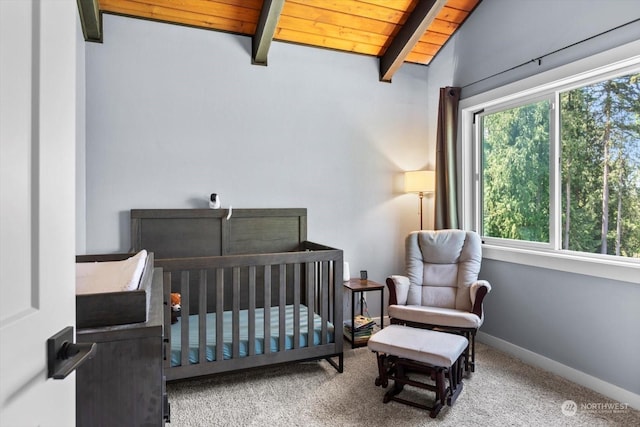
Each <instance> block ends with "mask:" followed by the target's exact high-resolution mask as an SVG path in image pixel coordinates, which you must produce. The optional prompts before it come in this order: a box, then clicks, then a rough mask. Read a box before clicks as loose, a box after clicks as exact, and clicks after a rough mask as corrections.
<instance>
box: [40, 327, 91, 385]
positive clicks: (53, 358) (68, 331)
mask: <svg viewBox="0 0 640 427" xmlns="http://www.w3.org/2000/svg"><path fill="white" fill-rule="evenodd" d="M97 347H98V346H97V344H96V343H80V344H79V343H74V342H73V326H67V327H66V328H64V329H63V330H61V331H60V332H58V333H57V334H55V335H54V336H52V337H51V338H49V339H48V340H47V368H48V373H47V378H53V379H54V380H62V379H64V378H66V377H67V375H69V374H70V373H71V372H73V371H74V370H76V369H77V368H78V367H79V366H80V365H82V364H83V363H84V362H85V361H87V360H89V359H91V358H92V357H93V356H94V355H95V353H96V349H97Z"/></svg>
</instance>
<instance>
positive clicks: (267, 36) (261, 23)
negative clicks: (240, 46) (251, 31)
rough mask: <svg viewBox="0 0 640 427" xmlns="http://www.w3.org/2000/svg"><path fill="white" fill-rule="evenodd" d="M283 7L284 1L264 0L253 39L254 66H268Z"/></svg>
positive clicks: (252, 60)
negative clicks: (272, 41)
mask: <svg viewBox="0 0 640 427" xmlns="http://www.w3.org/2000/svg"><path fill="white" fill-rule="evenodd" d="M283 6H284V0H264V3H262V10H261V11H260V19H259V20H258V26H257V28H256V33H255V35H254V36H253V39H252V45H253V46H252V55H251V63H252V64H256V65H267V55H268V53H269V46H271V40H273V35H274V33H275V31H276V25H278V20H279V19H280V13H281V12H282V7H283Z"/></svg>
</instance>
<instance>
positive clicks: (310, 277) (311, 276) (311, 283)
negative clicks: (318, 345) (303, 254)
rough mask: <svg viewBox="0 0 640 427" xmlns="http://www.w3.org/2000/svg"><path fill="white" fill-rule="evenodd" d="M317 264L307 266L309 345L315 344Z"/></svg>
mask: <svg viewBox="0 0 640 427" xmlns="http://www.w3.org/2000/svg"><path fill="white" fill-rule="evenodd" d="M314 267H315V264H314V263H311V262H310V263H309V264H308V266H307V283H308V285H307V293H308V295H307V302H308V305H307V347H311V346H313V326H314V325H313V323H314V317H313V314H314V307H315V306H316V300H315V296H316V293H315V288H316V274H315V268H314Z"/></svg>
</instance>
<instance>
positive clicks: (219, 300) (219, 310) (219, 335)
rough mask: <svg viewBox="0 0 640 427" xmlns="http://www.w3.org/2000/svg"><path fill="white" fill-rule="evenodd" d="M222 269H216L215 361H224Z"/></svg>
mask: <svg viewBox="0 0 640 427" xmlns="http://www.w3.org/2000/svg"><path fill="white" fill-rule="evenodd" d="M223 315H224V269H223V268H217V269H216V361H221V360H223V359H224V331H223V329H222V328H223V326H224V325H223Z"/></svg>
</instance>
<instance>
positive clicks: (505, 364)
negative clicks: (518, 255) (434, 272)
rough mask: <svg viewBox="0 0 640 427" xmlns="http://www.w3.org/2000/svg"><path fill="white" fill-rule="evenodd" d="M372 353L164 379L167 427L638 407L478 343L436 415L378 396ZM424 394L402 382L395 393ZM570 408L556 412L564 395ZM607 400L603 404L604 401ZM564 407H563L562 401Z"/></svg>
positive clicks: (581, 422)
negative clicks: (454, 396) (450, 400)
mask: <svg viewBox="0 0 640 427" xmlns="http://www.w3.org/2000/svg"><path fill="white" fill-rule="evenodd" d="M376 374H377V368H376V361H375V356H374V354H373V353H371V352H370V351H369V350H368V349H366V348H360V349H356V350H351V349H350V348H349V349H348V350H346V351H345V370H344V373H342V374H339V373H337V372H336V371H335V370H334V369H333V367H331V366H330V365H329V364H328V363H327V362H326V361H319V362H306V363H295V364H290V365H286V366H278V367H272V368H263V369H259V370H252V371H246V372H240V373H234V374H223V375H219V376H216V377H211V378H207V379H196V380H187V381H181V382H175V383H170V384H168V385H167V389H168V393H169V400H170V402H171V424H170V425H171V426H174V427H178V426H426V425H436V424H437V425H442V426H448V425H452V426H507V425H508V426H545V427H547V426H640V411H637V410H634V409H632V408H630V407H625V406H626V405H625V404H624V402H623V403H622V404H621V403H619V402H613V401H611V400H610V399H607V398H605V397H603V396H601V395H599V394H597V393H595V392H593V391H591V390H589V389H586V388H584V387H581V386H578V385H576V384H573V383H571V382H569V381H567V380H564V379H562V378H560V377H557V376H555V375H553V374H550V373H548V372H545V371H542V370H540V369H537V368H534V367H531V366H528V365H525V364H523V363H522V362H520V361H519V360H517V359H514V358H512V357H510V356H508V355H506V354H504V353H502V352H500V351H497V350H495V349H493V348H491V347H487V346H486V345H482V344H479V345H478V346H477V368H476V372H475V373H473V374H472V375H471V377H470V378H465V380H464V389H463V391H462V393H461V394H460V397H459V398H458V401H457V402H456V403H455V405H454V406H453V407H445V408H443V409H442V411H441V412H440V414H439V415H438V417H437V418H436V419H431V418H429V414H428V413H427V412H426V411H424V410H420V409H417V408H413V407H411V406H407V405H403V404H401V403H397V402H390V403H387V404H383V403H382V396H383V394H384V393H385V389H382V388H381V387H376V386H375V385H374V380H375V378H376ZM409 393H410V396H411V398H412V399H415V398H416V397H417V398H422V399H430V398H432V394H431V393H430V392H428V391H426V390H420V389H415V388H411V387H406V388H405V391H403V392H402V395H405V396H407V395H409ZM567 400H571V401H573V402H575V404H576V406H575V409H577V412H576V413H575V415H572V416H569V415H564V414H563V411H562V409H563V408H562V405H563V403H564V402H565V401H567ZM607 404H608V405H607ZM565 409H571V408H570V407H566V408H565Z"/></svg>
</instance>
